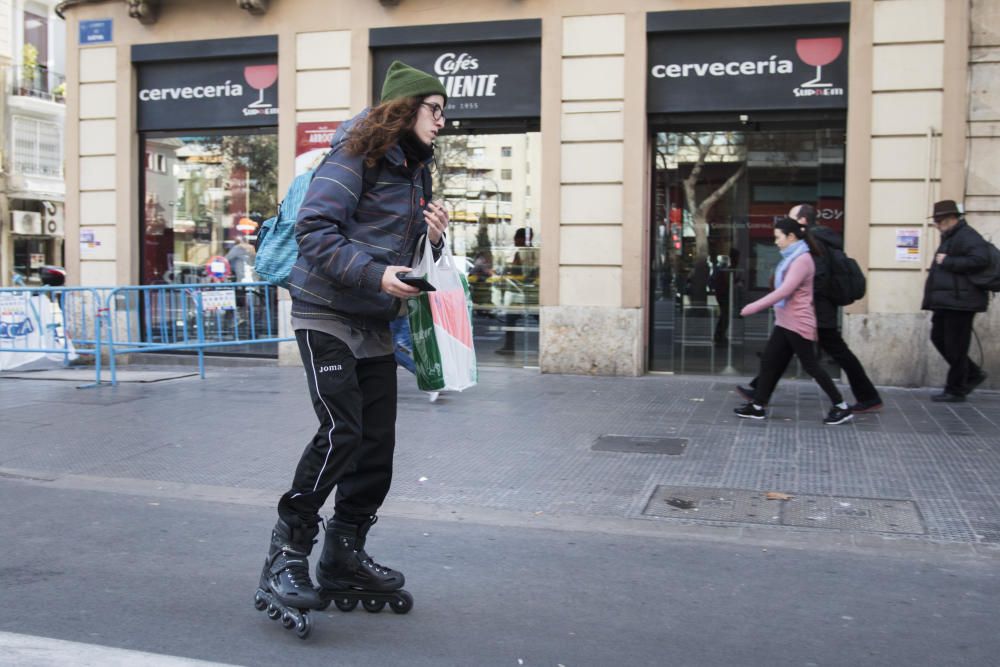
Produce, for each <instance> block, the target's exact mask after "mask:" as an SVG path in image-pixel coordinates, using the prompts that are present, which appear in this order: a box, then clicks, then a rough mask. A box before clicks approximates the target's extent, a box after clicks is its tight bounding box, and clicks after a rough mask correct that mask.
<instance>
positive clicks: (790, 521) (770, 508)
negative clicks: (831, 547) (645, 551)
mask: <svg viewBox="0 0 1000 667" xmlns="http://www.w3.org/2000/svg"><path fill="white" fill-rule="evenodd" d="M791 495H792V498H791V500H766V499H765V497H764V496H765V492H764V491H753V490H750V489H718V488H708V487H701V486H663V485H661V486H657V487H656V489H654V491H653V494H652V496H650V498H649V502H648V503H646V508H645V509H644V510H643V512H642V513H643V514H645V515H648V516H659V517H671V518H685V519H699V520H704V521H726V522H730V523H758V524H769V525H775V526H796V527H809V528H833V529H836V530H847V531H860V532H872V533H894V534H903V535H925V534H926V533H927V530H926V528H925V527H924V522H923V518H922V517H921V516H920V510H919V509H917V505H916V503H914V502H913V501H912V500H898V499H891V498H853V497H847V496H814V495H805V494H791Z"/></svg>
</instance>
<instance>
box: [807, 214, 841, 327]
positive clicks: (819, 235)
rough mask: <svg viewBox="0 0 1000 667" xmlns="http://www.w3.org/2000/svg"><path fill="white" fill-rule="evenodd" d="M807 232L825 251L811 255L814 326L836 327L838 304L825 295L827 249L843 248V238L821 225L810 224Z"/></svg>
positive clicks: (828, 274)
mask: <svg viewBox="0 0 1000 667" xmlns="http://www.w3.org/2000/svg"><path fill="white" fill-rule="evenodd" d="M809 233H811V234H812V236H813V238H814V239H816V240H817V241H819V242H820V244H821V246H822V247H823V250H825V251H826V252H825V253H824V254H823V255H819V256H816V257H813V261H814V262H815V264H816V275H815V277H814V278H813V305H814V306H815V308H816V328H817V329H836V328H837V325H838V324H839V323H838V322H837V308H838V306H837V305H836V304H834V303H833V301H831V300H830V297H829V296H827V295H828V294H829V293H830V292H829V291H830V254H829V250H830V249H831V248H835V249H837V250H843V249H844V239H842V238H841V236H840V234H838V233H837V232H835V231H833V230H832V229H830V228H829V227H823V226H821V225H812V226H811V227H809Z"/></svg>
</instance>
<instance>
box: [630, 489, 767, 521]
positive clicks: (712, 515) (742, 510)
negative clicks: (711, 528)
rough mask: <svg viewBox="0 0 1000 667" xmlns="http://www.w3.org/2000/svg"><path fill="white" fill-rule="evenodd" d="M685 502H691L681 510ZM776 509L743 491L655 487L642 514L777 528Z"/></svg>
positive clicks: (751, 492) (759, 495) (754, 495)
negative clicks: (688, 506) (764, 525)
mask: <svg viewBox="0 0 1000 667" xmlns="http://www.w3.org/2000/svg"><path fill="white" fill-rule="evenodd" d="M685 501H687V502H688V503H693V504H694V506H693V507H691V508H690V509H683V507H684V506H686V503H685ZM779 510H780V508H779V507H778V506H777V503H776V502H775V501H773V500H764V494H762V493H758V492H755V491H747V490H745V489H712V488H707V487H700V486H658V487H656V490H655V491H653V495H652V497H650V499H649V502H648V503H647V504H646V509H645V510H643V512H642V513H643V514H648V515H650V516H664V517H674V518H681V517H683V518H687V519H704V520H706V521H730V522H736V523H764V524H771V525H775V526H777V525H781V516H780V512H779Z"/></svg>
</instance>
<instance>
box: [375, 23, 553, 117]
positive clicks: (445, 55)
mask: <svg viewBox="0 0 1000 667" xmlns="http://www.w3.org/2000/svg"><path fill="white" fill-rule="evenodd" d="M393 60H402V61H403V62H405V63H406V64H408V65H412V66H413V67H416V68H418V69H422V70H424V71H425V72H431V73H433V74H434V75H435V76H436V77H437V78H438V79H439V80H440V81H441V83H442V85H444V88H445V91H446V92H447V94H448V104H447V107H446V109H445V114H446V115H447V117H448V119H449V120H459V119H463V118H518V117H522V118H526V117H537V116H539V115H540V108H541V106H540V102H541V73H540V70H541V46H540V44H539V43H538V42H536V41H517V42H500V43H483V44H455V45H449V46H448V47H447V48H442V47H440V46H426V45H421V46H406V47H399V48H397V47H392V48H384V49H378V50H376V51H375V63H374V64H375V80H374V87H373V90H374V91H375V95H376V98H377V96H378V92H379V91H380V90H381V89H382V82H383V80H384V77H385V71H386V69H387V68H388V67H389V64H390V63H391V62H392V61H393ZM377 101H378V100H377V99H376V102H377Z"/></svg>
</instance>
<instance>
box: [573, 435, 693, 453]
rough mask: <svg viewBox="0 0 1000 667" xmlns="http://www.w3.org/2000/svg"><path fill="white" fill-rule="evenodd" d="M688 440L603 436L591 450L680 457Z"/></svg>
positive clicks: (595, 442)
mask: <svg viewBox="0 0 1000 667" xmlns="http://www.w3.org/2000/svg"><path fill="white" fill-rule="evenodd" d="M687 443H688V441H687V438H652V437H642V436H632V435H602V436H600V437H599V438H598V439H597V440H596V441H594V445H593V446H592V447H591V448H590V449H591V450H593V451H595V452H631V453H638V454H667V455H669V456H680V455H681V454H683V453H684V448H685V447H687Z"/></svg>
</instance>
